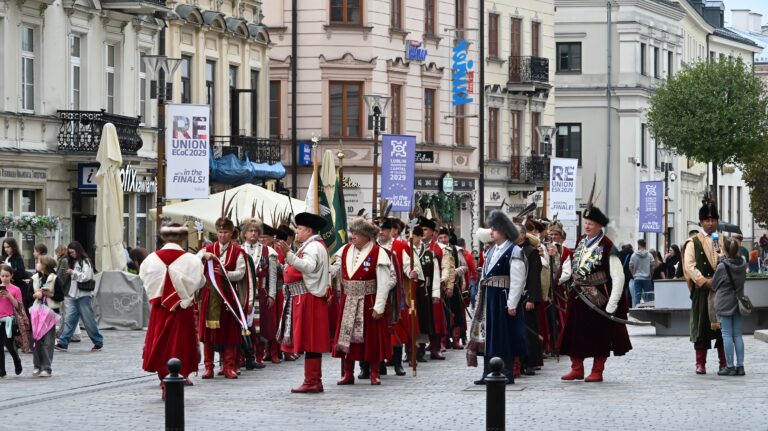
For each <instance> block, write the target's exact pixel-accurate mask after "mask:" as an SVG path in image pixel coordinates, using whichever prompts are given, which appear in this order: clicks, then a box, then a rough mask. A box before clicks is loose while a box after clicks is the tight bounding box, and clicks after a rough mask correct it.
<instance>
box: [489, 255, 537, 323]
mask: <svg viewBox="0 0 768 431" xmlns="http://www.w3.org/2000/svg"><path fill="white" fill-rule="evenodd" d="M508 247H513V250H512V258H511V259H510V261H509V294H508V295H507V309H508V310H514V309H516V308H517V304H518V303H519V302H520V297H522V295H523V290H524V288H525V280H526V273H527V272H528V269H527V264H526V262H525V256H524V255H523V252H522V249H521V248H520V247H519V246H517V245H515V244H512V243H511V242H509V241H504V243H502V244H497V245H496V246H495V247H491V248H490V249H488V255H487V256H486V257H485V261H486V264H485V265H484V266H483V278H486V277H487V276H488V272H489V271H490V270H491V268H492V267H493V266H494V265H496V263H497V262H498V261H499V259H500V258H501V256H502V255H503V254H504V252H505V251H506V250H507V248H508Z"/></svg>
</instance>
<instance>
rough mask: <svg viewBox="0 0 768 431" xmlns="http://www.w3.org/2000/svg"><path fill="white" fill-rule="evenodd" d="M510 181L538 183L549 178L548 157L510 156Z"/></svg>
mask: <svg viewBox="0 0 768 431" xmlns="http://www.w3.org/2000/svg"><path fill="white" fill-rule="evenodd" d="M510 177H511V180H512V182H515V183H524V184H538V183H542V182H544V181H546V180H548V179H549V158H547V157H541V156H512V159H511V161H510Z"/></svg>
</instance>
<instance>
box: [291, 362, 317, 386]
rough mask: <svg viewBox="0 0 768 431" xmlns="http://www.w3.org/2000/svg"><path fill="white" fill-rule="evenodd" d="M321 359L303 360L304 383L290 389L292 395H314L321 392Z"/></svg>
mask: <svg viewBox="0 0 768 431" xmlns="http://www.w3.org/2000/svg"><path fill="white" fill-rule="evenodd" d="M322 360H323V359H322V357H320V358H306V357H305V358H304V383H302V384H301V386H299V387H298V388H293V389H291V392H293V393H294V394H315V393H318V392H323V371H322V362H321V361H322Z"/></svg>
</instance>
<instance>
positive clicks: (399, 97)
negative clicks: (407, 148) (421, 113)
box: [389, 84, 403, 135]
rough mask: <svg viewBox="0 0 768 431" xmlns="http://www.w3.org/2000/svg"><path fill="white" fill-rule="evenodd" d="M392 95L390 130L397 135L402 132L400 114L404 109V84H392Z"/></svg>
mask: <svg viewBox="0 0 768 431" xmlns="http://www.w3.org/2000/svg"><path fill="white" fill-rule="evenodd" d="M389 92H390V95H391V96H392V106H391V107H390V109H391V111H392V115H391V118H392V125H391V127H390V131H391V132H392V133H393V134H395V135H397V134H400V121H401V120H400V115H401V113H402V109H403V86H402V85H398V84H392V85H391V86H390V90H389Z"/></svg>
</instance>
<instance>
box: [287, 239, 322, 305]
mask: <svg viewBox="0 0 768 431" xmlns="http://www.w3.org/2000/svg"><path fill="white" fill-rule="evenodd" d="M299 255H301V257H299ZM285 262H286V263H287V264H288V265H290V266H292V267H294V268H296V270H298V271H299V272H301V274H302V275H303V276H304V285H305V286H306V287H307V290H308V291H309V293H311V294H312V295H315V296H317V297H319V298H322V297H325V295H326V293H328V287H329V286H330V276H329V270H330V266H331V265H330V263H329V261H328V250H327V249H326V248H325V245H323V240H322V239H321V238H320V235H314V236H312V237H310V238H309V239H307V240H306V241H305V242H304V244H302V245H301V247H300V248H299V249H298V250H297V251H296V252H295V253H294V252H293V251H289V252H288V254H287V255H286V256H285Z"/></svg>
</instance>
